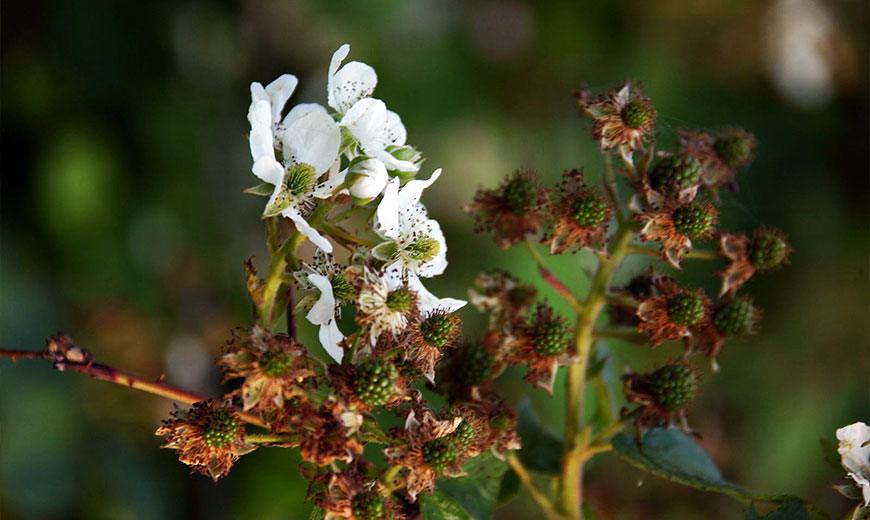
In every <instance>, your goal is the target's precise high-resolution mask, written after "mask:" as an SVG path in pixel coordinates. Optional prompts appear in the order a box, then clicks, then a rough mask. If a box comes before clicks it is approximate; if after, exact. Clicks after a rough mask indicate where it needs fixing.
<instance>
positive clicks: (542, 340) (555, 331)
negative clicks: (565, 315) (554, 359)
mask: <svg viewBox="0 0 870 520" xmlns="http://www.w3.org/2000/svg"><path fill="white" fill-rule="evenodd" d="M538 312H539V313H540V309H539V310H538ZM539 315H540V314H539ZM533 341H534V345H535V351H536V352H537V353H538V354H540V355H542V356H556V355H559V354H561V353H562V352H564V351H565V349H566V348H567V347H568V328H567V327H566V326H565V323H564V322H563V321H562V320H561V319H559V318H558V317H557V316H550V317H549V318H548V319H546V320H541V319H538V320H537V323H536V324H535V331H534V338H533Z"/></svg>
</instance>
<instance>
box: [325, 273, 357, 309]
mask: <svg viewBox="0 0 870 520" xmlns="http://www.w3.org/2000/svg"><path fill="white" fill-rule="evenodd" d="M331 283H332V294H333V296H335V301H337V302H339V303H347V302H350V301H352V300H353V299H354V297H355V296H356V288H355V287H354V286H353V284H352V283H350V282H349V281H348V279H347V277H346V276H344V275H343V274H337V275H335V276H333V277H332V280H331Z"/></svg>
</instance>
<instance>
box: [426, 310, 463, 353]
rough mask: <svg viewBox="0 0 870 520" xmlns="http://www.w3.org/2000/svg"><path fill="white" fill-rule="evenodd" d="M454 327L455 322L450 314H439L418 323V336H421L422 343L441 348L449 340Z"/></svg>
mask: <svg viewBox="0 0 870 520" xmlns="http://www.w3.org/2000/svg"><path fill="white" fill-rule="evenodd" d="M456 326H457V324H456V320H455V319H454V317H453V316H452V315H451V314H446V313H440V312H439V313H436V314H433V315H432V316H429V317H428V318H426V319H425V320H423V321H422V322H421V323H420V334H422V336H423V341H425V342H426V343H428V344H430V345H432V346H435V347H438V348H441V347H443V346H444V345H446V344H447V341H449V340H450V337H451V336H452V335H453V332H454V330H455V328H456Z"/></svg>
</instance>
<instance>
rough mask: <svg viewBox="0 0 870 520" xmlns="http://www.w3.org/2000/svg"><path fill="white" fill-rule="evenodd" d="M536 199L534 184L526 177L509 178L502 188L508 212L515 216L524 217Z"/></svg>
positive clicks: (536, 193) (518, 175) (519, 175)
mask: <svg viewBox="0 0 870 520" xmlns="http://www.w3.org/2000/svg"><path fill="white" fill-rule="evenodd" d="M537 198H538V188H537V186H535V182H534V181H533V180H532V179H531V178H529V177H528V176H526V175H522V174H517V175H514V176H513V177H511V179H510V180H509V181H508V183H507V185H505V187H504V199H505V201H506V202H507V205H508V207H509V208H510V210H511V211H512V212H513V213H515V214H517V215H525V214H526V213H527V212H528V211H529V210H530V209H532V206H534V204H535V201H536V200H537Z"/></svg>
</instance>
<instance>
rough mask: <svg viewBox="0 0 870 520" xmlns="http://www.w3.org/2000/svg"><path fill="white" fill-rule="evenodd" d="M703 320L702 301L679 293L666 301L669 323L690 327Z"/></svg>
mask: <svg viewBox="0 0 870 520" xmlns="http://www.w3.org/2000/svg"><path fill="white" fill-rule="evenodd" d="M703 318H704V300H702V299H701V297H700V296H698V295H696V294H692V293H680V294H677V295H675V296H672V297H671V298H670V299H669V300H668V319H669V320H670V321H671V323H676V324H677V325H682V326H684V327H691V326H692V325H694V324H696V323H698V322H699V321H701V320H702V319H703Z"/></svg>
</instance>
